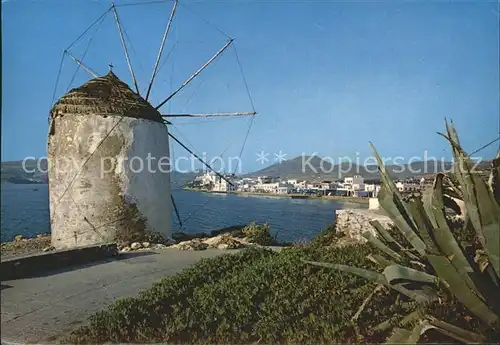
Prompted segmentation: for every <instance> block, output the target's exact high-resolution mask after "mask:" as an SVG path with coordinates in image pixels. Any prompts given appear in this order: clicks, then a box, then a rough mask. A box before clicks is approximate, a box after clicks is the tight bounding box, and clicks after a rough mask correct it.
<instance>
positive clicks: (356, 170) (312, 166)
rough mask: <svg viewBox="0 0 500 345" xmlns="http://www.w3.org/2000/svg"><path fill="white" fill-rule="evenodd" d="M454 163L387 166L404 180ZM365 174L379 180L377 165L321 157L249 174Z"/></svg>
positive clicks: (329, 176)
mask: <svg viewBox="0 0 500 345" xmlns="http://www.w3.org/2000/svg"><path fill="white" fill-rule="evenodd" d="M488 165H489V161H484V162H481V164H480V165H479V167H480V168H481V169H484V168H487V167H488ZM451 166H452V163H451V162H434V161H426V162H423V161H420V162H413V163H411V164H410V165H407V164H406V165H405V164H401V165H386V168H387V170H388V171H389V172H390V174H391V176H392V177H393V178H398V179H403V178H409V177H414V176H422V175H426V174H435V173H437V172H442V171H447V170H448V171H449V170H450V169H451ZM355 174H357V175H361V176H363V177H364V178H365V179H378V178H379V173H378V170H377V166H376V165H368V166H362V165H357V164H355V163H342V164H340V165H339V164H337V165H334V164H332V162H331V161H329V160H327V159H323V158H321V157H319V156H304V157H302V156H299V157H295V158H293V159H290V160H286V161H284V162H282V163H276V164H272V165H270V166H268V167H266V168H264V169H261V170H258V171H255V172H252V173H249V174H247V175H245V176H246V177H257V176H279V177H281V178H297V179H308V180H336V179H343V178H344V177H346V176H352V175H355Z"/></svg>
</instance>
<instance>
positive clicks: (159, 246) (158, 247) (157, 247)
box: [151, 243, 167, 249]
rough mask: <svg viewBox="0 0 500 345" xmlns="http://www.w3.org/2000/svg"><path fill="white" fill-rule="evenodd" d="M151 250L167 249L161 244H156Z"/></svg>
mask: <svg viewBox="0 0 500 345" xmlns="http://www.w3.org/2000/svg"><path fill="white" fill-rule="evenodd" d="M151 248H152V249H165V248H167V246H166V245H164V244H162V243H157V244H154V245H153V246H152V247H151Z"/></svg>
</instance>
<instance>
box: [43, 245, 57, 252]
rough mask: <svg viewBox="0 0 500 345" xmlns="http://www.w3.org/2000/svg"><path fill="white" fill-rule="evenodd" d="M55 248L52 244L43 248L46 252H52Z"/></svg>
mask: <svg viewBox="0 0 500 345" xmlns="http://www.w3.org/2000/svg"><path fill="white" fill-rule="evenodd" d="M54 249H55V248H54V247H52V246H50V247H45V248H43V249H42V251H44V252H50V251H52V250H54Z"/></svg>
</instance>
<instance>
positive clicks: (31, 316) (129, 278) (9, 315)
mask: <svg viewBox="0 0 500 345" xmlns="http://www.w3.org/2000/svg"><path fill="white" fill-rule="evenodd" d="M231 252H233V251H231ZM224 253H228V251H223V250H216V249H209V250H203V251H180V250H175V249H165V250H162V251H158V252H134V253H127V254H120V258H119V259H114V260H108V261H104V262H100V263H94V264H91V265H87V266H85V267H82V266H81V267H78V268H73V269H72V270H69V271H62V272H57V273H51V274H50V275H43V276H42V275H41V276H40V277H34V278H29V279H19V280H11V281H3V282H2V283H1V284H2V290H1V300H2V322H1V325H2V344H4V343H27V342H29V343H52V342H54V341H55V339H57V338H59V337H60V336H61V335H62V334H65V333H67V332H68V331H69V330H71V329H73V328H75V327H76V326H78V325H79V324H80V323H81V322H83V321H85V320H86V318H87V316H88V315H89V314H91V313H92V312H95V311H97V310H99V309H102V308H104V307H105V306H106V305H109V304H110V303H111V302H113V301H114V300H116V299H117V298H121V297H130V296H136V295H137V294H138V292H139V291H140V290H142V289H146V288H148V287H150V286H151V285H152V284H153V283H154V282H155V281H157V280H159V279H160V278H161V277H164V276H168V275H174V274H176V273H178V272H179V271H181V270H182V269H184V268H186V267H188V266H190V265H192V264H194V263H196V262H197V261H199V260H200V259H201V258H210V257H214V256H217V255H220V254H224Z"/></svg>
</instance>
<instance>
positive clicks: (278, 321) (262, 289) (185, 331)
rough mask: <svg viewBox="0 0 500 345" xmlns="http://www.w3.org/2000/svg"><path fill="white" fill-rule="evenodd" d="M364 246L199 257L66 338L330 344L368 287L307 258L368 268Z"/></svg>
mask: <svg viewBox="0 0 500 345" xmlns="http://www.w3.org/2000/svg"><path fill="white" fill-rule="evenodd" d="M371 251H372V249H371V248H370V247H369V246H365V245H357V246H353V247H350V248H341V249H331V248H323V249H315V248H312V247H309V248H285V249H283V250H282V251H281V252H280V253H278V252H274V251H270V250H263V249H252V248H249V249H246V250H243V251H242V252H240V253H237V254H227V255H223V256H220V257H217V258H214V259H210V260H203V261H201V262H200V263H198V264H197V265H195V266H193V267H191V268H189V269H187V270H184V271H183V272H182V273H180V274H178V275H176V276H174V277H168V278H164V279H163V280H162V281H160V282H159V283H157V284H155V285H154V286H153V287H152V288H151V289H149V290H147V291H144V292H142V293H141V294H140V295H139V296H138V297H137V298H127V299H123V300H120V301H118V302H116V303H115V304H113V305H112V306H111V307H109V308H108V309H107V310H104V311H101V312H98V313H96V314H94V315H93V316H91V318H90V319H89V324H88V325H87V326H84V327H81V328H79V329H77V330H75V331H74V332H72V333H71V335H70V336H69V337H68V338H67V339H65V340H66V341H67V342H69V343H103V342H113V343H119V342H127V343H137V342H150V343H152V342H168V343H204V344H209V343H212V344H213V343H240V344H241V343H252V342H257V341H259V340H260V342H262V343H315V344H316V343H332V342H341V341H342V342H344V341H345V340H346V339H348V338H349V337H352V336H353V335H352V334H349V333H346V329H345V325H346V324H347V323H348V321H349V319H350V317H352V315H353V314H354V313H355V312H356V310H357V308H358V307H359V305H360V304H361V303H362V301H363V299H364V298H365V297H366V296H367V294H368V293H369V292H370V291H371V290H373V286H374V285H373V284H371V283H367V282H366V281H365V280H364V279H362V278H359V277H356V276H353V275H351V274H347V273H343V272H337V271H334V270H329V269H324V268H320V267H315V266H312V265H307V264H304V263H303V262H302V260H303V259H305V258H308V259H310V258H312V259H315V260H325V261H329V262H338V263H345V262H348V263H350V264H353V265H359V266H361V267H366V268H372V269H373V266H372V265H371V264H370V263H369V262H367V260H366V259H365V256H366V255H367V254H368V253H369V252H371Z"/></svg>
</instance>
